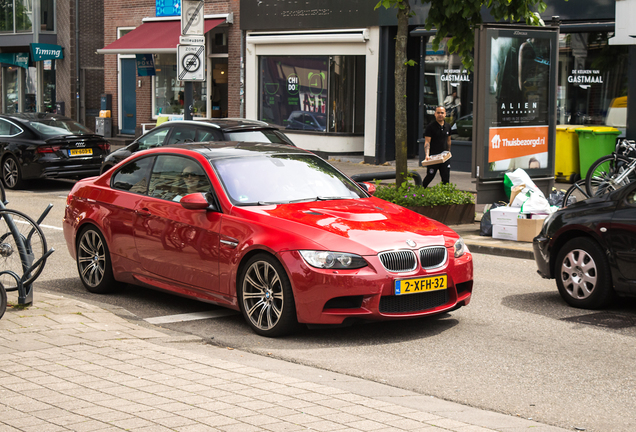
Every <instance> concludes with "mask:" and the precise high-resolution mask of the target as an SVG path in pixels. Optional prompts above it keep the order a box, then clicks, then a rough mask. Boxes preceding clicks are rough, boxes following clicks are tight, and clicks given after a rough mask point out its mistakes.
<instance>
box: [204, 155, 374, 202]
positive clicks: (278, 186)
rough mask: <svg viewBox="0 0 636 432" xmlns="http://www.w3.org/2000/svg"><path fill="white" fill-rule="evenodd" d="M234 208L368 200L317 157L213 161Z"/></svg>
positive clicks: (273, 157) (266, 157)
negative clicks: (330, 200)
mask: <svg viewBox="0 0 636 432" xmlns="http://www.w3.org/2000/svg"><path fill="white" fill-rule="evenodd" d="M212 165H213V166H214V168H215V170H216V172H217V174H218V175H219V178H220V179H221V182H222V183H223V187H224V188H225V191H226V193H227V195H228V197H229V198H230V200H231V201H232V203H233V204H235V205H266V204H286V203H290V202H302V201H318V200H328V199H352V198H365V197H366V195H365V194H364V192H362V191H361V190H360V189H359V188H358V186H357V185H356V184H355V183H354V182H352V181H351V180H349V179H348V178H347V177H345V176H344V175H342V174H340V173H339V172H338V171H337V170H336V169H335V168H334V167H332V166H331V165H329V164H328V163H327V162H325V161H324V160H322V159H321V158H319V157H317V156H314V155H304V154H294V155H276V156H254V157H240V158H238V157H237V158H231V159H219V160H214V161H212Z"/></svg>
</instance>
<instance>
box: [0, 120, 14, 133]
mask: <svg viewBox="0 0 636 432" xmlns="http://www.w3.org/2000/svg"><path fill="white" fill-rule="evenodd" d="M18 132H19V129H18V128H16V127H15V126H14V125H12V124H11V123H9V122H8V121H6V120H4V119H0V136H12V135H16V134H17V133H18Z"/></svg>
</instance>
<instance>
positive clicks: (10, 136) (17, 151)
mask: <svg viewBox="0 0 636 432" xmlns="http://www.w3.org/2000/svg"><path fill="white" fill-rule="evenodd" d="M109 152H110V144H109V143H108V141H106V140H105V139H104V138H103V137H102V136H100V135H95V133H93V132H92V131H91V130H90V129H87V128H86V127H84V126H82V125H81V124H79V123H77V122H75V121H73V120H71V119H70V118H67V117H62V116H58V115H55V114H46V113H18V114H11V115H0V160H1V161H2V181H3V183H4V185H5V186H6V187H7V188H9V189H19V188H20V187H22V186H23V185H24V181H25V180H28V179H40V178H55V177H64V178H80V177H89V176H93V175H97V174H99V172H100V168H101V165H102V163H103V162H104V158H105V156H106V155H107V154H108V153H109Z"/></svg>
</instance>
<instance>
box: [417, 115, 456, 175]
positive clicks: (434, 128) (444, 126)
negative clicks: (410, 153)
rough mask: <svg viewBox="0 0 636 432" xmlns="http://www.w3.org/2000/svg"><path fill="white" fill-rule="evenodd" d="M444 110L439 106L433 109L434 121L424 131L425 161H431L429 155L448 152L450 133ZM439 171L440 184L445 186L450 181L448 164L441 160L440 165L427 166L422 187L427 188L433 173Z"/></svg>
mask: <svg viewBox="0 0 636 432" xmlns="http://www.w3.org/2000/svg"><path fill="white" fill-rule="evenodd" d="M445 117H446V109H445V108H444V107H443V106H442V105H440V106H438V107H437V108H435V121H434V122H431V124H429V125H428V126H427V127H426V130H425V131H424V141H425V142H424V152H425V155H426V159H425V160H426V161H429V160H431V156H430V155H431V154H434V155H437V154H440V153H442V152H443V151H449V152H450V146H451V137H450V134H451V131H450V125H449V124H448V123H446V121H445V120H444V119H445ZM438 170H439V174H440V176H441V177H442V183H445V184H447V183H448V181H449V180H450V162H448V161H443V160H441V161H440V163H438V164H435V165H429V166H428V168H427V170H426V177H424V180H422V186H424V187H427V186H428V185H429V183H430V182H431V181H433V179H434V178H435V173H436V172H437V171H438Z"/></svg>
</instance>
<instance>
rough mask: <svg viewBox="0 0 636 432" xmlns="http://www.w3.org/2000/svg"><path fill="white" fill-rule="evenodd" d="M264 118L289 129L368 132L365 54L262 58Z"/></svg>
mask: <svg viewBox="0 0 636 432" xmlns="http://www.w3.org/2000/svg"><path fill="white" fill-rule="evenodd" d="M259 60H260V66H261V67H260V77H259V79H260V90H261V101H260V110H259V111H260V113H259V116H260V119H261V120H263V121H267V122H270V123H274V124H277V125H281V126H285V127H286V128H287V129H297V130H307V131H321V132H335V133H356V134H362V133H363V132H364V130H363V129H364V108H365V107H364V92H365V79H364V77H365V58H364V56H331V57H329V56H261V57H260V58H259Z"/></svg>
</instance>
